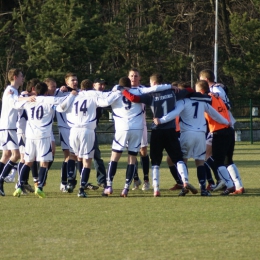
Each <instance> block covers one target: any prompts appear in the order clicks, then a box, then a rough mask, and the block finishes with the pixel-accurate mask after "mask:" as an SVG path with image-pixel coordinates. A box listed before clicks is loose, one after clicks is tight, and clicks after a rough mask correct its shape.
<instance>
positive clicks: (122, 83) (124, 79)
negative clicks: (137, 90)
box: [118, 77, 131, 88]
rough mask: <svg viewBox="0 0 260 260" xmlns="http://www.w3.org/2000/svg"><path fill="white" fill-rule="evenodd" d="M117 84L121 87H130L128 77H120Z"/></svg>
mask: <svg viewBox="0 0 260 260" xmlns="http://www.w3.org/2000/svg"><path fill="white" fill-rule="evenodd" d="M118 84H119V85H120V86H122V87H127V88H131V80H130V79H129V78H128V77H122V78H120V79H119V83H118Z"/></svg>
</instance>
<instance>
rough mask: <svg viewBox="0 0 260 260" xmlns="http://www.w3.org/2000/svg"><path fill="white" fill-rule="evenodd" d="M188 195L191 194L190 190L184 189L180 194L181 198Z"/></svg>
mask: <svg viewBox="0 0 260 260" xmlns="http://www.w3.org/2000/svg"><path fill="white" fill-rule="evenodd" d="M187 193H189V190H188V189H186V188H182V189H181V192H180V193H179V196H185V195H186V194H187Z"/></svg>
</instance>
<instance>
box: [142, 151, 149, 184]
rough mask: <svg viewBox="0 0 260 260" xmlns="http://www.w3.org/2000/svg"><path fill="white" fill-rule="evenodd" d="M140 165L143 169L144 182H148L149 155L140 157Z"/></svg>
mask: <svg viewBox="0 0 260 260" xmlns="http://www.w3.org/2000/svg"><path fill="white" fill-rule="evenodd" d="M141 165H142V167H143V173H144V181H149V168H150V158H149V155H146V156H141Z"/></svg>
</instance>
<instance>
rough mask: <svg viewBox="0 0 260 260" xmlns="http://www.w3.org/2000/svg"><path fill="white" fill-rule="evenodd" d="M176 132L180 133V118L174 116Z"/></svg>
mask: <svg viewBox="0 0 260 260" xmlns="http://www.w3.org/2000/svg"><path fill="white" fill-rule="evenodd" d="M175 125H176V132H180V130H181V129H180V117H179V116H176V118H175Z"/></svg>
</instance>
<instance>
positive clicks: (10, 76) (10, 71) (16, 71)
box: [8, 68, 23, 82]
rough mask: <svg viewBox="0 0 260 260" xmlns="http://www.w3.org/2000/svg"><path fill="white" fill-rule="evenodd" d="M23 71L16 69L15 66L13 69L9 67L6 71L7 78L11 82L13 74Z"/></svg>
mask: <svg viewBox="0 0 260 260" xmlns="http://www.w3.org/2000/svg"><path fill="white" fill-rule="evenodd" d="M20 72H21V73H23V72H22V70H21V69H17V68H14V69H10V70H9V71H8V80H9V81H10V82H11V81H13V80H14V76H16V77H17V76H19V73H20Z"/></svg>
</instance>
